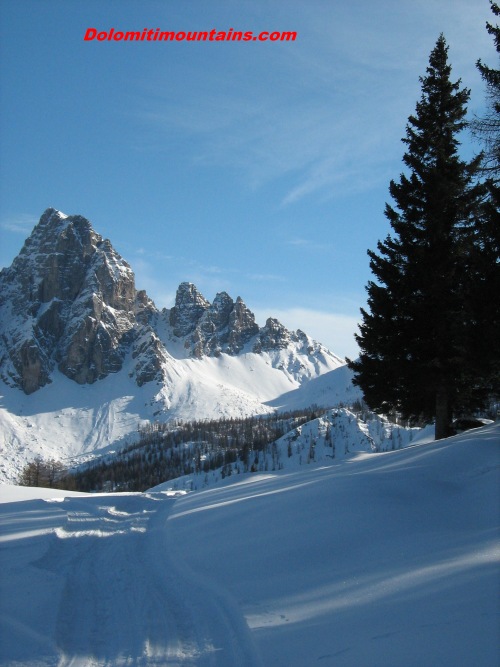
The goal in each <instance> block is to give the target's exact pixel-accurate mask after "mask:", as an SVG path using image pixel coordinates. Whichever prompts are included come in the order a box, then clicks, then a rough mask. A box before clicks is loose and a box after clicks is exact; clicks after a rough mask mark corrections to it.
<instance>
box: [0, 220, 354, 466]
mask: <svg viewBox="0 0 500 667" xmlns="http://www.w3.org/2000/svg"><path fill="white" fill-rule="evenodd" d="M341 366H344V361H343V360H342V359H340V358H339V357H337V356H336V355H334V354H333V353H332V352H330V350H328V349H327V348H325V347H324V346H323V345H321V344H320V343H317V342H316V341H313V340H312V339H310V338H309V337H308V336H307V335H306V334H304V333H303V332H302V331H296V332H293V331H289V330H288V329H287V328H286V327H285V326H283V325H282V324H281V323H280V322H278V320H276V319H274V318H272V317H270V318H268V320H267V321H266V323H265V325H264V326H263V327H259V324H258V323H257V322H256V320H255V316H254V314H253V312H252V311H251V310H250V309H249V308H248V306H247V305H246V304H245V302H244V301H243V299H242V298H241V297H240V296H238V297H237V298H236V300H234V299H233V298H232V297H231V296H230V295H229V294H228V293H227V292H220V293H218V294H217V295H216V296H215V298H214V299H213V302H212V303H211V302H210V301H209V300H208V299H206V298H205V297H204V296H203V295H202V294H201V292H200V291H199V290H198V289H197V287H196V286H195V285H194V284H193V283H191V282H184V283H181V285H180V286H179V288H178V290H177V294H176V299H175V305H174V306H173V308H172V309H171V310H170V311H168V310H163V311H161V312H160V311H158V309H157V308H156V306H155V304H154V303H153V302H152V301H151V299H150V298H149V297H148V295H147V294H146V292H144V291H137V290H136V287H135V277H134V273H133V271H132V268H131V267H130V266H129V264H128V263H127V262H126V261H125V260H124V259H123V258H122V257H121V256H120V254H119V253H118V252H117V251H116V250H115V249H114V248H113V245H112V243H111V242H110V241H109V240H107V239H104V238H103V237H102V236H100V235H99V234H98V233H97V232H96V231H95V230H94V229H93V227H92V224H91V223H90V221H89V220H87V219H86V218H84V217H83V216H80V215H69V216H68V215H65V214H64V213H61V212H60V211H57V210H56V209H53V208H51V209H47V210H46V211H45V212H44V213H43V214H42V216H41V218H40V221H39V223H38V224H37V225H36V227H35V228H34V229H33V232H32V233H31V234H30V236H29V238H28V239H27V240H26V242H25V244H24V246H23V248H22V250H21V252H20V253H19V255H18V256H17V257H16V258H15V260H14V261H13V263H12V265H11V266H10V267H9V268H6V269H3V270H2V271H1V272H0V380H1V381H2V382H1V383H0V398H2V402H0V431H1V432H2V434H3V435H4V441H5V442H6V448H7V450H8V453H7V454H6V457H7V458H8V459H9V460H12V461H14V460H15V461H16V464H15V466H16V468H18V467H19V465H20V461H21V459H22V458H23V457H24V458H28V459H29V457H30V456H33V455H35V454H42V456H45V455H47V453H49V455H50V452H51V451H52V450H53V448H54V446H55V447H56V449H57V450H58V452H59V455H60V452H61V451H64V450H65V449H66V450H67V451H68V452H69V451H71V455H73V454H75V453H78V450H79V449H80V450H81V449H85V451H88V450H91V449H100V448H102V447H104V446H108V445H110V444H111V443H113V442H114V441H116V440H120V441H121V440H122V439H123V437H124V436H125V435H126V434H128V433H131V432H133V431H134V430H135V428H136V426H137V423H138V421H140V420H141V419H152V418H154V419H158V420H161V421H167V420H169V419H172V418H181V419H184V420H190V419H203V418H218V417H232V416H234V417H236V416H237V417H243V416H247V415H256V414H265V413H269V412H272V411H274V410H275V409H277V408H278V407H281V406H283V405H285V404H286V402H287V400H288V399H285V400H284V401H282V400H280V397H282V396H285V395H286V396H290V398H292V393H293V392H294V391H297V392H298V393H293V401H294V404H297V403H298V404H300V405H303V406H304V407H307V405H309V403H307V401H308V400H309V396H310V395H312V394H310V392H307V391H304V392H301V391H300V392H299V391H298V390H299V389H302V388H303V387H305V385H307V384H308V383H309V382H310V381H311V380H313V381H315V380H317V379H318V378H319V377H320V376H322V375H323V374H327V373H331V372H334V371H335V370H336V369H339V370H340V367H341ZM113 376H116V377H115V378H113ZM68 379H69V380H70V381H73V382H69V384H68ZM51 384H52V385H53V386H52V387H51V388H50V389H51V391H48V389H49V387H48V385H51ZM73 384H74V385H75V386H74V387H72V385H73ZM6 385H7V386H6ZM78 385H81V386H82V389H84V388H85V386H86V385H99V386H96V387H95V388H94V387H92V389H91V388H90V387H86V389H88V391H86V392H85V395H83V394H82V393H81V392H80V391H79V390H78ZM328 386H334V387H335V391H334V393H331V392H330V391H329V390H326V391H324V388H323V389H322V390H321V393H322V401H321V404H322V405H324V406H328V407H329V406H331V405H336V404H338V402H339V400H345V399H346V396H347V394H348V393H349V392H350V389H351V383H350V377H347V376H346V377H344V374H342V378H341V379H340V381H338V382H335V381H333V382H331V383H329V385H328ZM69 387H72V388H71V391H69ZM19 390H21V391H19ZM316 393H317V392H316ZM32 394H36V395H37V398H36V399H34V401H35V402H34V403H33V402H32V401H31V400H30V396H31V395H32ZM40 394H44V398H43V400H42V396H40ZM330 394H331V396H330ZM49 396H50V400H49ZM92 396H94V397H95V398H92ZM56 399H57V400H56ZM35 403H36V405H35ZM42 403H44V404H46V411H45V413H44V415H43V416H42V415H39V414H38V412H39V408H38V407H37V405H41V404H42ZM89 405H90V406H92V407H91V408H90V411H89V408H88V406H89ZM124 406H128V407H124ZM84 411H85V414H86V417H85V418H83V414H84ZM23 414H30V415H33V418H32V419H31V420H28V421H26V420H25V419H24V418H23V417H22V415H23ZM63 416H64V419H63V420H62V417H63ZM55 420H57V421H55ZM63 421H64V423H65V429H64V436H63V438H62V439H61V431H60V430H59V429H60V425H61V424H62V423H63ZM42 424H43V426H42ZM33 426H34V428H32V427H33ZM42 431H43V434H42ZM53 441H54V442H55V443H56V444H53ZM19 443H26V444H27V447H26V450H25V454H23V457H21V458H19V457H18V455H17V454H18V452H17V449H18V447H19ZM82 443H84V444H82ZM11 453H12V456H11ZM68 455H69V454H68ZM7 473H8V475H9V476H10V475H11V466H10V464H9V471H7Z"/></svg>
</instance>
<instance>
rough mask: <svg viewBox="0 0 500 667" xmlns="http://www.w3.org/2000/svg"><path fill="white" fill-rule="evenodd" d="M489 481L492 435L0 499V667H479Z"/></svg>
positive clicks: (495, 657)
mask: <svg viewBox="0 0 500 667" xmlns="http://www.w3.org/2000/svg"><path fill="white" fill-rule="evenodd" d="M499 471H500V424H494V425H491V426H487V427H484V428H482V429H479V430H475V431H470V432H468V433H464V434H462V435H459V436H455V437H453V438H450V439H448V440H443V441H440V442H437V443H424V444H410V445H409V446H408V447H406V448H404V449H400V450H396V451H388V452H383V453H366V452H363V453H359V454H354V455H353V456H352V457H351V458H345V459H342V460H332V461H331V462H330V463H324V462H323V463H322V464H314V465H310V466H307V467H302V468H297V469H296V470H293V471H292V472H289V471H286V470H285V471H282V472H274V473H270V472H268V473H261V474H254V475H241V476H232V477H231V478H230V479H229V480H228V479H227V478H226V479H225V480H224V483H223V485H219V486H215V487H211V488H208V489H206V490H204V491H199V492H193V493H184V494H183V493H180V492H177V493H174V492H170V494H167V493H162V492H149V493H144V494H122V495H97V496H81V495H80V494H69V493H67V494H63V495H66V498H61V493H59V492H47V491H46V490H45V491H43V492H39V491H35V492H34V491H33V490H32V489H23V490H20V489H12V488H10V487H7V486H4V487H0V499H1V500H2V501H3V504H1V505H0V573H1V574H0V582H1V591H0V623H1V631H2V636H1V637H0V664H1V665H9V666H14V665H40V666H41V665H43V666H48V665H59V666H60V667H63V666H64V665H68V666H69V665H72V666H74V667H79V666H81V667H83V666H85V667H89V666H92V665H94V666H97V665H99V666H100V665H108V666H117V665H137V666H138V665H164V666H168V667H174V666H179V667H181V666H182V667H184V666H190V667H191V666H205V665H212V666H215V667H236V666H238V667H239V666H242V667H244V666H248V667H253V666H258V665H259V666H265V667H310V666H312V665H318V666H321V667H328V666H332V667H333V666H335V667H345V666H347V665H349V666H352V667H389V666H394V667H396V666H397V667H413V666H415V667H422V666H425V667H434V666H436V667H438V666H439V667H442V665H453V666H454V667H472V666H476V665H480V666H481V667H490V666H491V667H497V665H498V664H499V659H500V636H499V605H498V599H499V598H498V593H499V578H498V572H499V570H498V567H499V561H500V545H499V532H498V531H499V526H500V517H499V512H500V510H499V508H500V484H499V482H500V472H499ZM42 493H43V498H44V499H43V500H42V499H40V498H42ZM25 494H26V495H25ZM34 494H35V495H37V496H38V498H35V497H34ZM48 495H49V496H51V497H50V498H49V497H47V496H48ZM21 497H26V500H21Z"/></svg>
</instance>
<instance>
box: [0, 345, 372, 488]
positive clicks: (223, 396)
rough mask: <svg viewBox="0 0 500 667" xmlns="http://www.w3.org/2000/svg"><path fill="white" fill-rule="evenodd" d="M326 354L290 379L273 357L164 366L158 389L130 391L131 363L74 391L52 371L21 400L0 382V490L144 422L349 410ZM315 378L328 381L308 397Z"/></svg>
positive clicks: (99, 448)
mask: <svg viewBox="0 0 500 667" xmlns="http://www.w3.org/2000/svg"><path fill="white" fill-rule="evenodd" d="M287 354H288V357H289V359H288V358H287ZM329 354H330V356H328V355H326V353H325V355H323V357H324V361H323V362H322V363H320V362H319V361H318V360H317V359H315V360H313V361H315V363H316V366H315V365H314V364H313V362H312V361H310V362H308V364H309V365H308V364H306V362H305V361H304V360H302V362H301V363H302V365H300V364H299V366H300V368H299V370H296V371H294V372H295V376H296V377H294V375H293V373H292V370H293V368H294V366H295V365H297V364H298V361H297V359H296V358H295V356H294V355H292V354H291V353H290V352H289V351H287V350H278V351H275V352H273V353H272V354H271V353H267V352H263V353H261V354H252V353H243V354H240V355H239V356H236V357H232V356H230V355H227V354H221V355H220V356H219V357H217V358H213V357H203V359H190V358H184V359H173V358H172V359H171V360H170V361H171V364H170V366H169V367H168V369H167V368H166V369H165V373H166V377H167V381H166V382H165V383H164V384H163V385H161V386H160V385H158V384H157V383H155V382H149V383H146V384H145V385H143V386H142V387H140V388H138V387H137V384H136V383H135V381H134V379H133V378H131V377H130V376H129V373H130V372H131V368H132V366H131V365H130V364H131V363H132V361H133V360H129V362H130V364H129V365H128V366H127V365H125V367H124V368H123V369H122V370H121V371H120V372H118V373H113V374H111V375H109V376H108V377H106V378H105V379H103V380H100V381H98V382H95V383H94V384H92V385H88V384H87V385H79V384H77V383H75V382H73V381H72V380H69V379H68V378H66V377H65V376H64V375H62V373H60V372H58V371H54V373H53V382H52V383H51V384H48V385H46V386H45V387H42V388H41V389H40V390H38V391H36V392H34V393H33V394H30V395H29V396H27V395H26V394H24V393H23V392H22V391H21V390H19V389H14V388H11V387H8V386H6V385H5V384H4V383H3V382H1V381H0V483H2V482H3V483H15V481H16V480H17V479H18V477H19V474H20V472H21V470H22V468H23V467H24V466H25V465H26V463H28V462H30V461H32V460H33V459H34V458H35V457H36V456H40V457H41V458H42V459H50V458H53V459H56V460H58V461H61V462H62V463H64V464H68V463H70V462H71V461H73V460H74V459H75V457H79V460H82V457H83V458H90V457H93V456H95V455H99V454H103V453H105V452H108V451H109V450H110V449H112V450H118V449H120V448H121V447H122V446H124V445H126V444H130V443H131V442H133V440H134V438H137V428H138V425H139V424H140V423H142V422H144V420H147V421H156V420H157V421H168V420H169V419H182V420H185V421H191V420H195V419H219V418H221V417H234V418H242V417H246V416H251V415H261V414H267V413H272V412H274V411H275V410H276V409H277V408H279V409H281V410H287V409H294V408H296V407H302V408H304V407H308V406H309V405H311V404H312V403H315V402H316V403H317V404H318V405H321V406H325V407H330V406H333V405H337V404H339V403H340V402H344V403H351V402H352V401H354V400H355V399H356V398H359V397H360V396H361V394H360V391H359V389H357V388H355V387H353V385H352V383H351V377H352V373H351V372H350V371H348V369H347V367H346V366H342V365H341V362H340V361H339V360H338V359H337V358H336V357H335V355H333V354H332V353H329ZM323 357H321V358H323ZM287 363H288V364H289V366H290V368H288V367H287ZM336 366H338V368H336ZM290 369H291V370H290ZM315 372H317V373H319V376H318V377H317V378H316V377H314V373H315ZM301 374H302V375H301ZM322 374H325V375H327V376H328V381H327V382H326V384H325V382H323V383H322V384H321V385H320V388H319V389H317V390H315V389H314V388H315V387H316V386H317V385H316V380H318V379H321V377H322ZM309 376H310V377H311V378H312V379H309ZM307 385H311V388H310V389H307ZM290 392H291V393H290ZM280 397H282V398H280ZM270 401H271V402H272V404H270V403H269V402H270Z"/></svg>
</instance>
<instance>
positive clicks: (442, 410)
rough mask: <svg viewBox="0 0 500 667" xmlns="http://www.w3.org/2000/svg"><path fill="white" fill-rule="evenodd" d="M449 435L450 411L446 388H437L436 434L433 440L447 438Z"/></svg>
mask: <svg viewBox="0 0 500 667" xmlns="http://www.w3.org/2000/svg"><path fill="white" fill-rule="evenodd" d="M450 435H451V410H450V401H449V395H448V388H447V387H439V388H438V390H437V391H436V434H435V439H436V440H441V438H447V437H448V436H450Z"/></svg>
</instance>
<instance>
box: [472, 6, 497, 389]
mask: <svg viewBox="0 0 500 667" xmlns="http://www.w3.org/2000/svg"><path fill="white" fill-rule="evenodd" d="M491 9H492V12H493V14H495V15H496V16H500V7H499V6H498V4H496V3H494V2H492V1H491ZM486 30H487V31H488V33H489V34H490V35H492V37H493V40H494V43H495V48H496V51H497V53H498V54H500V28H499V26H498V25H492V24H491V23H489V22H487V23H486ZM476 64H477V68H478V69H479V72H480V73H481V76H482V78H483V80H484V82H485V83H486V94H487V101H488V107H487V111H486V113H485V115H484V116H483V117H482V118H476V119H475V120H474V121H473V122H472V123H471V126H472V132H473V134H474V135H475V136H476V137H477V138H479V139H480V140H481V141H482V143H483V146H484V153H483V163H482V166H481V173H482V174H483V175H484V176H486V188H487V197H486V200H485V202H484V205H483V208H482V211H481V215H480V216H479V217H478V220H477V228H476V243H475V253H474V255H473V257H472V260H473V261H472V263H471V267H470V271H471V273H472V274H473V275H474V276H475V279H474V280H473V281H471V283H472V286H473V290H472V292H471V294H470V303H471V305H472V309H473V321H474V322H475V327H473V328H472V329H471V334H472V340H471V345H470V347H471V350H472V351H473V354H472V356H471V361H472V362H473V368H474V378H473V382H471V384H472V386H474V387H476V388H477V389H478V390H480V389H482V390H483V393H484V394H485V396H488V395H492V394H496V397H498V393H499V391H500V344H499V340H500V213H499V206H500V182H499V181H500V69H498V68H497V69H494V68H492V67H488V66H487V65H485V64H484V63H482V62H481V60H478V61H477V63H476Z"/></svg>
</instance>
